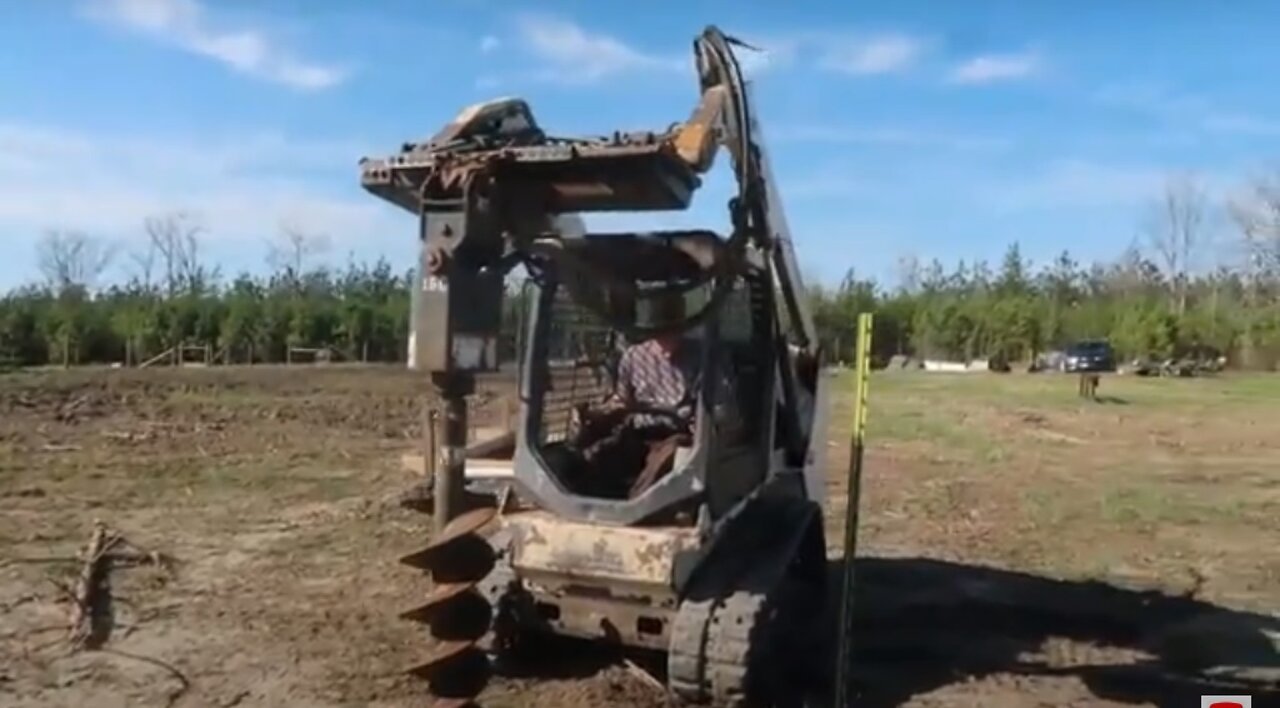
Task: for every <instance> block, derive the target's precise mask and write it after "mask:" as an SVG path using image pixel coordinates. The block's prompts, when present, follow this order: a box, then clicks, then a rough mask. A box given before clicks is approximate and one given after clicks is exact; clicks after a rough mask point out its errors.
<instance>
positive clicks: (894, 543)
mask: <svg viewBox="0 0 1280 708" xmlns="http://www.w3.org/2000/svg"><path fill="white" fill-rule="evenodd" d="M833 383H834V385H836V386H837V387H840V388H841V390H847V389H848V385H847V384H848V381H847V380H846V379H837V380H835V381H834V382H833ZM421 388H422V384H421V382H420V381H419V380H417V379H416V378H415V377H414V376H412V375H411V374H409V373H408V372H404V371H401V370H398V369H377V368H371V369H346V368H341V367H332V368H319V367H317V368H310V367H298V368H294V369H284V368H274V367H264V368H254V369H226V370H215V369H210V370H185V371H176V372H175V371H143V372H119V371H115V372H90V371H76V372H68V373H63V372H57V373H31V374H14V375H8V376H5V377H3V378H0V705H5V706H87V705H93V706H100V707H104V708H109V707H111V706H165V705H171V704H172V705H182V706H364V705H373V706H409V705H422V704H423V693H422V687H421V686H420V685H419V684H417V682H415V681H413V680H411V679H409V678H407V677H404V676H402V675H401V673H400V671H401V669H402V668H404V667H406V666H408V665H410V664H411V663H412V662H413V659H414V658H415V657H416V656H418V655H420V654H421V653H422V651H423V649H424V645H423V641H422V640H423V637H422V634H421V632H420V631H419V630H417V629H416V628H415V627H414V626H413V625H411V624H409V623H407V622H404V621H401V620H398V619H397V618H396V616H395V615H396V613H397V612H398V611H400V610H402V609H405V608H408V607H410V606H412V605H413V604H415V600H416V598H420V596H421V594H422V592H423V588H422V585H421V582H420V580H419V578H418V577H417V576H416V575H415V574H414V573H413V572H412V571H411V570H409V569H408V568H406V567H404V566H401V565H399V564H397V563H396V558H397V557H398V556H399V555H400V554H402V553H404V552H408V551H410V550H414V549H416V548H417V547H419V546H421V545H422V543H423V542H424V540H425V538H426V529H427V523H426V520H425V518H424V517H422V516H421V515H418V514H415V513H412V512H409V511H405V510H402V509H400V508H399V507H398V506H397V505H396V504H395V503H394V497H395V495H396V494H397V493H398V492H399V491H401V490H402V489H403V488H404V487H405V485H406V484H407V483H408V482H409V481H410V478H409V476H408V475H407V474H406V473H404V472H402V471H400V469H399V462H398V457H399V455H400V454H401V453H402V452H404V451H405V450H406V449H407V447H408V446H410V445H412V444H414V440H413V437H414V436H415V435H416V434H417V431H418V429H419V420H420V413H421V411H420V407H419V406H420V402H419V399H418V397H417V394H416V391H419V390H421ZM1101 393H1102V394H1103V396H1104V399H1103V401H1102V402H1099V403H1084V402H1081V401H1079V400H1078V399H1077V398H1076V397H1075V382H1074V381H1073V380H1071V379H1068V378H1065V377H1061V376H1056V375H1042V376H1028V375H1010V376H1004V377H1001V376H995V375H977V374H969V375H933V374H907V373H899V374H883V375H878V376H877V377H876V378H875V379H874V380H873V382H872V398H873V407H872V410H871V433H870V435H871V439H870V445H871V449H870V451H869V453H868V459H867V474H866V479H865V483H864V492H863V501H864V513H863V518H862V521H863V533H862V539H863V543H862V547H861V548H860V549H859V556H860V557H865V558H866V560H863V561H860V562H859V578H860V582H861V585H860V587H861V588H862V594H861V595H860V597H859V610H860V616H861V618H860V623H859V626H860V627H861V630H862V638H861V641H860V643H859V646H858V669H857V674H858V676H859V677H860V678H861V680H862V690H863V698H864V703H863V705H867V706H896V705H912V706H971V705H984V706H1049V705H1053V706H1063V705H1100V706H1113V705H1114V706H1119V705H1157V706H1182V705H1188V706H1190V705H1198V698H1197V697H1198V695H1199V694H1200V693H1205V692H1214V691H1209V690H1202V688H1203V686H1202V685H1200V684H1198V683H1196V682H1194V681H1193V680H1192V679H1191V678H1189V677H1188V675H1187V674H1186V671H1188V670H1191V669H1197V668H1201V667H1203V666H1206V665H1215V664H1228V665H1235V664H1247V665H1263V664H1268V663H1269V664H1270V665H1272V666H1275V665H1276V664H1277V663H1280V659H1278V658H1277V656H1276V652H1275V650H1274V648H1273V645H1272V644H1270V643H1268V642H1267V641H1265V639H1264V635H1265V632H1268V631H1269V632H1276V633H1280V621H1277V620H1276V619H1275V618H1274V617H1273V616H1269V615H1267V613H1268V612H1274V611H1276V610H1277V609H1280V474H1278V473H1277V467H1276V461H1277V459H1280V457H1278V456H1277V453H1278V452H1280V377H1271V378H1261V377H1221V378H1218V379H1203V380H1176V381H1174V380H1164V381H1160V380H1137V379H1127V378H1123V377H1112V378H1108V379H1105V380H1104V381H1103V384H1102V390H1101ZM849 413H850V411H849V400H848V398H847V397H838V398H837V400H836V402H835V410H834V414H833V417H834V422H835V424H834V425H833V428H832V439H831V442H830V460H829V462H830V468H831V472H832V481H831V491H832V494H833V501H832V503H831V504H830V506H829V514H830V518H831V524H830V529H829V530H830V541H829V543H830V545H831V546H832V547H833V555H834V556H836V557H838V556H839V548H838V545H839V539H840V537H841V533H840V521H839V519H840V518H841V516H842V506H843V504H842V501H841V499H842V498H843V493H844V484H843V482H842V481H841V479H842V476H843V470H844V469H845V466H846V464H847V446H846V442H845V440H844V438H845V436H846V435H847V425H846V423H847V421H848V419H849ZM95 519H101V520H103V521H105V522H106V523H108V524H109V525H110V526H111V527H112V528H114V529H117V530H119V531H120V532H122V533H123V534H124V535H125V536H126V537H127V538H128V539H129V540H130V541H131V542H133V543H134V544H136V545H138V546H140V547H143V548H145V549H147V550H154V551H158V552H161V553H164V554H167V555H169V556H172V557H173V558H174V559H176V565H175V566H174V567H173V568H172V570H171V571H167V570H165V569H163V568H159V567H149V566H142V567H129V568H123V567H122V568H117V569H115V570H114V571H113V573H112V596H113V598H114V600H113V606H114V612H115V618H116V619H115V623H114V627H113V628H112V631H111V635H110V637H109V639H108V641H107V642H106V644H105V645H104V647H105V650H103V651H86V652H80V653H76V654H70V655H69V654H68V652H67V650H66V636H65V634H66V617H67V613H68V606H67V601H66V598H65V595H64V593H63V591H62V590H60V589H59V587H58V586H59V584H63V585H69V584H71V583H73V582H74V576H75V574H76V573H77V571H78V564H77V563H76V562H75V560H74V556H75V555H76V552H77V549H78V547H79V546H80V545H82V544H83V543H84V542H85V541H86V540H87V538H88V536H89V534H90V532H91V530H92V525H93V522H94V520H95ZM835 565H836V567H837V568H838V563H835ZM1100 581H1106V582H1100ZM1206 617H1208V618H1209V619H1205V618H1206ZM157 661H159V662H162V663H163V664H164V665H167V667H168V668H166V666H162V665H161V664H157V663H156V662H157ZM815 661H818V657H815ZM536 668H537V670H536V671H535V672H532V673H536V674H538V675H537V676H527V677H506V678H503V679H500V680H497V681H495V683H494V684H493V685H492V686H491V689H490V691H489V693H488V694H487V696H486V699H485V705H487V706H516V705H547V706H571V707H572V708H579V707H585V706H596V705H599V706H606V705H609V706H624V707H625V706H634V707H648V706H658V705H663V704H664V700H663V698H662V696H661V695H659V694H658V693H657V692H656V691H654V690H653V689H651V688H649V687H648V686H646V685H645V683H644V682H643V681H641V680H639V679H638V678H636V677H635V676H634V675H633V674H632V673H629V672H628V671H626V670H625V669H623V668H621V667H620V666H619V664H618V663H617V662H616V661H615V657H613V656H612V655H610V654H608V653H607V652H605V653H602V652H599V651H593V652H584V651H582V650H581V649H576V648H571V649H566V651H565V653H564V654H563V655H557V657H556V661H555V662H552V663H550V664H549V665H548V666H544V667H536ZM1173 668H1176V669H1182V670H1183V673H1181V674H1177V675H1175V674H1172V673H1170V669H1173ZM170 669H173V670H176V671H177V672H179V673H180V675H181V676H182V678H181V679H179V678H178V676H177V675H176V674H175V673H173V672H172V671H171V670H170ZM1237 673H1238V672H1237ZM1263 676H1264V678H1265V674H1263ZM184 682H185V683H184ZM1219 688H1221V687H1219ZM1249 690H1250V691H1252V693H1253V694H1254V696H1255V703H1254V705H1263V704H1265V700H1266V697H1267V695H1269V697H1270V698H1273V699H1274V700H1276V701H1277V703H1276V705H1280V694H1277V693H1271V694H1264V691H1265V690H1266V689H1265V688H1262V687H1260V685H1253V686H1252V687H1251V688H1250V689H1249ZM1219 692H1226V691H1219ZM1259 698H1263V699H1264V700H1263V703H1259V702H1258V701H1259Z"/></svg>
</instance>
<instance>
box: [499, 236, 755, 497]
mask: <svg viewBox="0 0 1280 708" xmlns="http://www.w3.org/2000/svg"><path fill="white" fill-rule="evenodd" d="M606 238H607V239H609V241H608V242H605V239H606ZM702 238H703V234H702V233H700V232H699V233H696V234H695V235H694V236H693V237H689V240H694V239H702ZM712 238H716V237H714V235H712ZM585 239H586V240H587V241H592V240H594V243H596V244H600V246H601V247H600V248H599V249H598V251H597V254H604V253H609V254H613V255H615V256H616V254H618V253H623V254H625V253H626V252H628V251H634V250H636V249H640V248H643V249H646V250H648V251H649V252H648V253H647V254H645V255H646V256H648V257H647V258H643V259H642V258H638V257H637V258H633V259H630V260H619V261H615V263H614V265H615V268H612V269H611V271H612V274H614V275H616V274H617V273H626V274H628V275H629V276H631V280H630V283H631V284H632V285H633V286H634V287H633V288H627V287H610V286H608V285H605V284H604V283H605V282H607V280H608V279H607V278H602V279H599V280H595V279H593V280H592V282H583V281H576V282H567V281H561V280H559V279H558V278H557V273H556V272H554V269H547V270H545V271H542V272H541V273H538V274H537V276H536V277H533V278H531V280H530V282H529V283H528V284H527V285H526V288H527V291H526V294H525V297H524V300H525V302H527V303H529V307H530V309H529V315H528V317H527V318H526V327H525V331H526V332H527V333H528V341H526V342H524V343H523V345H522V350H523V355H522V359H523V361H522V366H521V385H520V388H521V394H522V402H523V404H524V408H525V410H526V416H525V425H524V429H523V431H522V432H523V435H524V447H525V449H526V450H527V451H528V452H531V453H532V455H531V457H532V458H533V459H534V460H535V461H536V462H537V463H538V465H539V466H540V467H541V471H542V472H543V473H544V475H545V477H547V478H549V479H550V480H551V481H553V483H554V486H555V487H556V488H557V489H558V491H559V492H560V493H561V494H564V495H567V496H572V497H577V498H581V499H596V500H608V501H614V502H619V503H623V504H628V505H634V504H644V503H645V501H646V498H647V497H650V496H654V490H655V489H658V488H660V487H663V486H672V485H675V484H678V483H679V480H677V479H674V478H678V477H683V478H685V479H686V481H692V480H696V481H693V482H692V483H691V484H689V485H688V486H689V488H690V489H691V490H693V491H694V492H706V493H705V494H702V493H692V494H688V495H685V498H684V499H680V500H679V501H680V502H683V503H680V504H674V505H672V504H667V503H665V502H658V503H656V504H655V506H654V509H653V511H654V512H658V511H669V510H672V508H673V507H678V508H682V509H688V508H690V507H691V506H696V505H697V504H700V503H702V502H705V501H712V500H714V501H715V502H716V503H715V506H716V507H721V506H725V505H727V504H729V503H731V502H732V500H736V499H737V498H740V497H741V495H742V494H744V493H745V491H746V490H749V489H751V488H753V487H754V486H755V485H756V484H758V482H759V481H760V479H761V478H762V477H763V474H764V470H765V468H766V461H767V455H766V454H765V452H766V451H765V450H764V449H763V448H762V446H761V445H760V440H761V439H762V436H761V435H759V432H760V425H759V422H760V416H759V415H758V414H759V413H760V411H761V405H760V404H761V403H762V401H763V400H764V399H763V396H762V394H763V392H764V390H766V389H765V388H764V387H763V386H762V384H763V381H761V380H760V376H761V373H762V372H764V371H767V370H768V367H767V364H768V361H766V360H767V359H768V355H767V354H765V353H764V352H767V351H768V347H761V346H760V342H759V341H756V340H757V338H758V337H762V336H764V335H766V334H767V332H768V329H767V328H764V329H761V328H759V327H758V326H756V323H754V322H753V321H752V320H753V318H752V308H751V297H752V293H753V288H752V287H751V285H750V282H749V279H747V278H739V279H738V280H737V282H735V283H734V285H733V287H731V288H730V289H729V292H728V295H727V296H725V297H724V300H723V302H722V306H721V307H719V308H716V309H715V310H714V313H713V314H712V315H710V316H708V317H706V318H705V319H701V320H700V321H698V322H697V323H696V324H695V326H693V327H690V328H688V329H685V330H676V331H665V330H664V328H669V327H670V325H672V324H678V323H681V322H684V321H687V319H688V318H690V317H692V316H695V315H696V313H698V312H699V311H701V310H702V308H703V307H704V306H705V305H706V303H707V302H708V300H709V299H710V298H711V297H712V291H713V287H714V286H713V284H712V283H710V282H705V279H704V282H703V283H702V284H699V283H698V282H697V281H696V277H697V276H699V275H701V273H702V272H703V268H704V267H705V266H703V265H701V264H699V263H698V262H697V261H696V260H695V258H694V257H693V256H690V255H688V253H687V251H688V250H690V249H688V248H687V247H688V246H689V240H686V241H685V242H684V243H683V244H680V243H679V242H678V237H677V238H676V239H673V238H672V237H671V236H670V235H644V236H640V235H634V234H626V235H615V236H604V235H588V236H586V237H585ZM645 239H650V240H649V241H647V242H646V241H645ZM653 239H657V241H654V240H653ZM664 239H666V242H665V243H663V242H662V240H664ZM717 240H718V239H717ZM575 241H576V239H575ZM566 242H568V241H566ZM704 243H705V241H704ZM682 248H683V250H682ZM658 253H661V254H662V255H661V256H660V257H654V256H655V255H656V254H658ZM633 255H635V254H634V253H633ZM641 264H643V265H641ZM755 294H756V296H757V299H759V296H760V294H761V293H759V292H756V293H755ZM584 296H585V298H587V299H588V300H587V301H589V302H593V303H594V304H596V307H594V308H589V307H587V306H585V305H583V304H582V303H583V297H584ZM602 303H603V304H604V307H601V306H600V305H601V304H602ZM659 330H662V331H659ZM722 467H723V468H725V469H726V472H725V474H723V475H720V476H722V477H724V478H725V479H724V482H725V483H717V481H716V480H714V479H713V480H710V481H709V480H708V474H711V470H713V469H718V468H722ZM729 467H732V468H733V472H732V474H730V473H729V472H728V471H727V470H728V468H729ZM713 476H714V475H713ZM730 478H732V479H730ZM660 507H665V508H660Z"/></svg>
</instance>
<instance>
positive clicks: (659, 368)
mask: <svg viewBox="0 0 1280 708" xmlns="http://www.w3.org/2000/svg"><path fill="white" fill-rule="evenodd" d="M697 354H698V352H697V349H696V348H695V347H690V346H681V347H679V348H678V349H676V350H675V351H674V352H671V353H668V352H667V351H666V350H664V349H663V348H662V346H661V345H660V344H658V341H657V340H656V339H650V340H647V341H644V342H641V343H639V344H634V345H632V346H630V347H627V349H626V351H624V352H623V353H622V360H621V361H620V362H619V363H618V384H617V388H616V390H615V391H614V393H615V395H616V396H617V397H618V398H620V399H622V400H623V401H625V402H627V403H635V404H639V405H642V406H650V407H653V408H663V409H668V410H674V411H677V412H678V413H679V414H680V416H681V417H682V418H684V419H685V420H687V421H688V420H691V419H692V417H693V401H694V398H695V397H696V395H697V392H696V391H694V390H692V386H693V385H694V381H695V380H696V372H697V361H696V357H697ZM635 418H636V421H635V422H636V423H637V424H640V425H655V424H660V423H663V422H667V423H669V422H670V419H668V418H665V417H663V416H652V415H637V416H636V417H635Z"/></svg>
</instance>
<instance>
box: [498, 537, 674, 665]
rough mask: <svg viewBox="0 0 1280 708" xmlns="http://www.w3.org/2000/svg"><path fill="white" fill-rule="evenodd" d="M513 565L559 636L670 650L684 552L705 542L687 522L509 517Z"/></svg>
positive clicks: (546, 622)
mask: <svg viewBox="0 0 1280 708" xmlns="http://www.w3.org/2000/svg"><path fill="white" fill-rule="evenodd" d="M503 526H504V532H505V533H509V534H510V539H511V545H510V549H509V555H508V558H509V562H510V568H511V570H512V572H513V573H514V575H515V576H516V577H517V578H519V579H520V581H521V584H522V585H523V587H524V589H525V590H526V591H527V592H528V593H529V595H530V596H531V599H532V600H533V605H534V607H535V611H536V614H537V615H538V617H537V621H538V623H540V624H543V625H545V626H546V628H547V629H550V630H551V631H554V632H556V633H560V634H568V635H572V636H578V637H584V638H589V639H606V640H609V641H618V642H621V643H623V644H626V645H629V646H642V647H649V648H653V649H660V650H665V649H666V647H667V643H668V641H669V626H670V623H671V619H672V617H673V616H674V613H675V611H676V607H677V604H678V596H677V591H676V584H677V576H678V568H679V567H680V565H681V563H682V556H684V555H685V554H688V553H692V552H695V551H696V549H697V548H698V547H699V543H698V538H697V533H696V531H695V530H694V529H692V528H687V527H661V528H635V527H614V526H601V525H595V524H588V523H579V522H574V521H566V520H563V519H560V518H557V517H555V516H553V515H551V514H548V513H546V512H542V511H530V512H522V513H519V514H513V515H511V516H509V517H506V518H504V519H503Z"/></svg>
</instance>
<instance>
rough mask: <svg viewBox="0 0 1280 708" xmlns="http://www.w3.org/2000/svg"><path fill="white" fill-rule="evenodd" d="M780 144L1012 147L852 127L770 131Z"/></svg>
mask: <svg viewBox="0 0 1280 708" xmlns="http://www.w3.org/2000/svg"><path fill="white" fill-rule="evenodd" d="M766 136H767V137H768V138H770V139H771V140H777V141H778V142H784V143H785V142H805V143H827V144H837V145H888V146H899V147H911V148H947V149H954V150H995V149H1000V148H1004V147H1008V145H1009V140H1007V139H1004V138H991V137H979V136H966V135H951V134H947V133H943V132H937V131H933V130H928V129H917V128H904V127H892V128H885V127H867V126H848V125H831V126H823V125H783V126H779V128H778V129H776V130H770V131H767V134H766Z"/></svg>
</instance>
